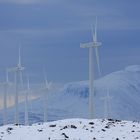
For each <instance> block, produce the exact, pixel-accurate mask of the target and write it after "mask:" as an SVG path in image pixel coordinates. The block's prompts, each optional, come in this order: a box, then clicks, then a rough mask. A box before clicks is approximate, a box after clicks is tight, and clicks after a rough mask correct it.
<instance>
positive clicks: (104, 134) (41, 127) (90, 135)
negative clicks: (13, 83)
mask: <svg viewBox="0 0 140 140" xmlns="http://www.w3.org/2000/svg"><path fill="white" fill-rule="evenodd" d="M0 139H1V140H31V139H33V140H122V139H123V140H139V139H140V123H139V122H132V121H120V120H112V119H109V120H104V119H96V120H86V119H68V120H61V121H55V122H49V123H42V124H41V123H38V124H33V125H31V126H21V125H19V126H17V125H6V126H2V127H0Z"/></svg>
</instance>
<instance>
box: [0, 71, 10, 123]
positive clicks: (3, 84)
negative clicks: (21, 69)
mask: <svg viewBox="0 0 140 140" xmlns="http://www.w3.org/2000/svg"><path fill="white" fill-rule="evenodd" d="M10 85H11V83H10V82H9V77H8V71H7V70H6V82H4V83H1V84H0V86H3V87H4V96H3V124H4V125H6V124H7V96H8V95H7V94H8V87H9V86H10Z"/></svg>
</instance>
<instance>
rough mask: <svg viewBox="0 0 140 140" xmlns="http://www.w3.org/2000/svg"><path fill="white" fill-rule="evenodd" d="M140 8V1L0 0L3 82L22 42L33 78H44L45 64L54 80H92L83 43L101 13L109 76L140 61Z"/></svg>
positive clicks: (104, 64)
mask: <svg viewBox="0 0 140 140" xmlns="http://www.w3.org/2000/svg"><path fill="white" fill-rule="evenodd" d="M139 13H140V1H139V0H0V81H3V80H4V78H5V77H4V75H5V69H6V68H10V67H13V66H15V65H16V63H17V58H18V47H19V42H20V44H21V52H22V64H23V66H25V67H26V71H27V72H28V74H29V75H30V77H31V78H32V81H36V82H41V81H42V80H43V68H46V69H47V74H48V78H49V80H52V81H56V82H70V81H78V80H87V79H88V50H86V49H80V43H82V42H89V41H91V40H92V36H91V24H94V22H95V17H96V16H97V17H98V40H99V41H101V42H102V47H101V48H100V57H101V68H102V73H103V75H105V74H108V73H110V72H113V71H116V70H119V69H122V68H124V67H126V66H128V65H135V64H140V55H139V53H140V14H139ZM95 71H97V68H96V64H95ZM96 75H97V72H96ZM96 77H97V76H96Z"/></svg>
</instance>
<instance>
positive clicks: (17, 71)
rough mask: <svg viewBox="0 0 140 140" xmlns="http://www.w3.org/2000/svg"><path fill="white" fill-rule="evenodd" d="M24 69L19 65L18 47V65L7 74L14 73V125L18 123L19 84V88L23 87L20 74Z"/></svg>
mask: <svg viewBox="0 0 140 140" xmlns="http://www.w3.org/2000/svg"><path fill="white" fill-rule="evenodd" d="M24 69H25V68H24V67H23V66H22V65H21V53H20V47H19V56H18V64H17V66H16V67H14V68H11V69H9V72H14V73H15V86H16V92H15V123H16V124H18V123H19V108H18V105H19V99H18V98H19V97H18V96H19V83H21V86H22V87H23V79H22V72H23V70H24Z"/></svg>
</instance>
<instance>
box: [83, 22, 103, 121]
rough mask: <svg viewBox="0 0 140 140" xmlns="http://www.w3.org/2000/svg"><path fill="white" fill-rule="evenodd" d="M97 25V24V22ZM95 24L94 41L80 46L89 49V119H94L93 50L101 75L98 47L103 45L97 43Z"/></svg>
mask: <svg viewBox="0 0 140 140" xmlns="http://www.w3.org/2000/svg"><path fill="white" fill-rule="evenodd" d="M96 24H97V22H96ZM96 24H95V31H94V33H93V31H92V33H93V41H92V42H89V43H84V44H80V47H81V48H88V49H89V119H93V118H94V115H95V114H94V108H95V107H94V105H93V104H94V99H93V97H94V85H93V84H94V68H93V48H95V52H96V60H97V64H98V71H99V73H100V65H99V55H98V50H97V49H98V47H100V46H101V45H102V44H101V42H98V41H97V25H96Z"/></svg>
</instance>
